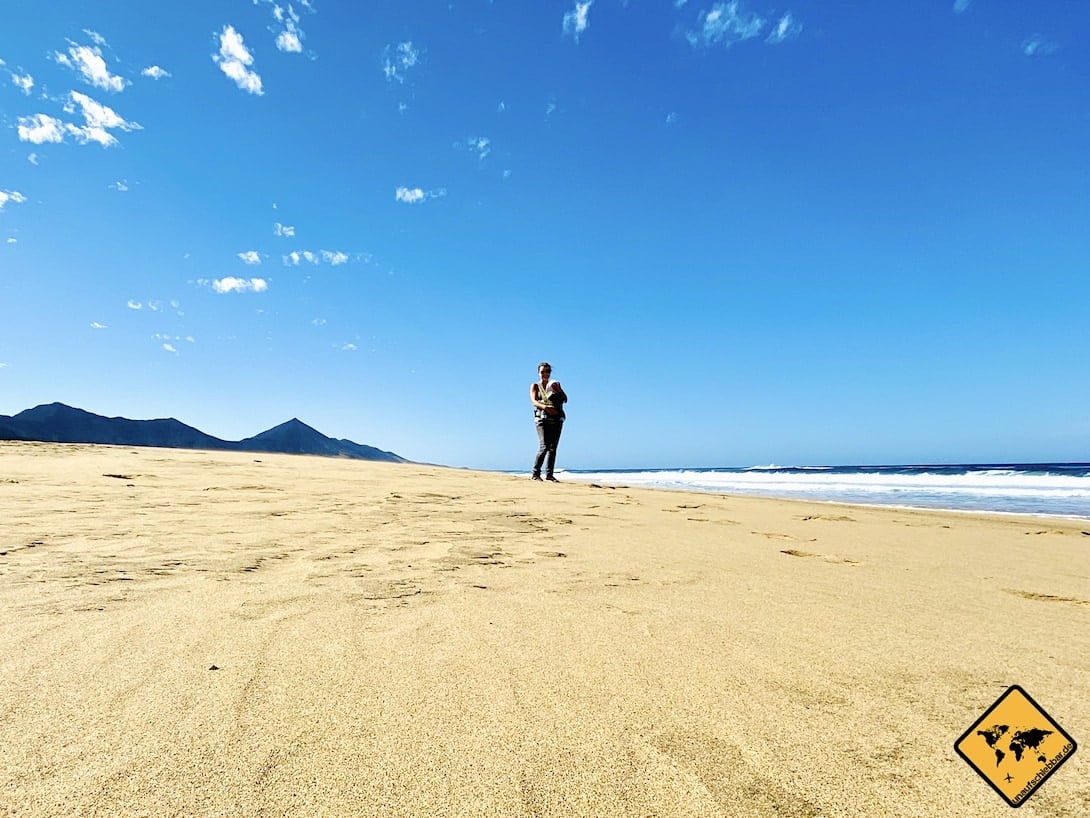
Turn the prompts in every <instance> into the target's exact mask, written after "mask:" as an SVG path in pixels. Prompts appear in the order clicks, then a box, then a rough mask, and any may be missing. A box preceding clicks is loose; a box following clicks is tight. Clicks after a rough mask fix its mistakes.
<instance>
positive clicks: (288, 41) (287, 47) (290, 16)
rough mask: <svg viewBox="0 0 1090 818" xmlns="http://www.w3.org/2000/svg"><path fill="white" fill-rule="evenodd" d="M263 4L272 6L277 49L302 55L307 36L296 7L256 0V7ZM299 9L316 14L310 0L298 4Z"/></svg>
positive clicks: (274, 0)
mask: <svg viewBox="0 0 1090 818" xmlns="http://www.w3.org/2000/svg"><path fill="white" fill-rule="evenodd" d="M261 3H264V4H266V5H269V6H272V15H273V19H274V20H275V21H276V24H275V25H273V26H271V27H270V28H271V30H272V31H274V32H276V47H277V48H278V49H279V50H280V51H283V52H285V53H287V54H300V53H302V51H303V40H305V39H306V34H304V33H303V30H302V29H301V28H300V27H299V23H300V21H301V20H302V15H301V14H300V13H299V12H298V11H296V7H295V6H294V5H291V4H289V5H288V6H287V7H284V6H282V5H280V2H279V0H254V5H260V4H261ZM298 7H299V8H301V9H303V10H304V11H308V12H311V13H312V14H313V13H314V6H313V5H312V4H311V3H310V2H309V0H303V1H302V2H300V3H298Z"/></svg>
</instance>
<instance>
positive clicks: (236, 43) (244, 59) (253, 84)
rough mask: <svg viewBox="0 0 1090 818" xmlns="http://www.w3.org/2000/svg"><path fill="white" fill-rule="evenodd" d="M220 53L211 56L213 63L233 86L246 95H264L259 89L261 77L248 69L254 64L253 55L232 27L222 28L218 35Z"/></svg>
mask: <svg viewBox="0 0 1090 818" xmlns="http://www.w3.org/2000/svg"><path fill="white" fill-rule="evenodd" d="M219 40H220V53H219V54H213V55H212V59H213V61H214V62H215V63H216V64H217V65H218V66H219V67H220V70H221V71H222V72H223V73H224V74H226V75H227V76H228V77H230V78H231V79H233V80H234V81H235V84H236V85H237V86H238V87H239V88H241V89H242V90H243V91H245V92H247V93H248V94H256V95H258V96H260V95H261V94H263V93H264V91H262V89H261V77H260V76H258V74H257V72H256V71H253V70H251V69H250V66H251V65H253V64H254V58H253V55H252V54H250V51H249V49H248V48H246V44H245V42H243V39H242V35H241V34H239V33H238V32H237V31H235V29H234V27H233V26H224V27H223V31H222V32H220V35H219Z"/></svg>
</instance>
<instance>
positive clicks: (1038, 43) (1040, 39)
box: [1022, 34, 1060, 57]
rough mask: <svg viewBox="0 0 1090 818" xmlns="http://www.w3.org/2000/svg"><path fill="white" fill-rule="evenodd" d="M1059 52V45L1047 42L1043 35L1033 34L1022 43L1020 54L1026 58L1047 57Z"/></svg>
mask: <svg viewBox="0 0 1090 818" xmlns="http://www.w3.org/2000/svg"><path fill="white" fill-rule="evenodd" d="M1059 50H1060V46H1059V44H1058V43H1054V42H1053V41H1052V40H1049V39H1048V38H1047V37H1045V35H1043V34H1034V35H1033V36H1032V37H1027V38H1026V40H1025V41H1024V42H1023V43H1022V53H1023V54H1025V55H1026V56H1027V57H1047V56H1048V55H1049V54H1055V53H1056V52H1057V51H1059Z"/></svg>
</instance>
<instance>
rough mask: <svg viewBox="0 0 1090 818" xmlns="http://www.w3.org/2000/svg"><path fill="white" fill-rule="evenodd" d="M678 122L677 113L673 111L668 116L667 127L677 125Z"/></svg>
mask: <svg viewBox="0 0 1090 818" xmlns="http://www.w3.org/2000/svg"><path fill="white" fill-rule="evenodd" d="M677 120H678V116H677V111H671V112H670V113H668V114H667V115H666V124H667V125H676V124H677Z"/></svg>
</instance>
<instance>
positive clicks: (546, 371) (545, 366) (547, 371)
mask: <svg viewBox="0 0 1090 818" xmlns="http://www.w3.org/2000/svg"><path fill="white" fill-rule="evenodd" d="M537 374H538V375H540V376H541V380H543V381H547V380H549V378H550V377H552V374H553V365H552V364H551V363H549V362H548V361H542V362H541V363H539V364H538V365H537Z"/></svg>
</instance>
